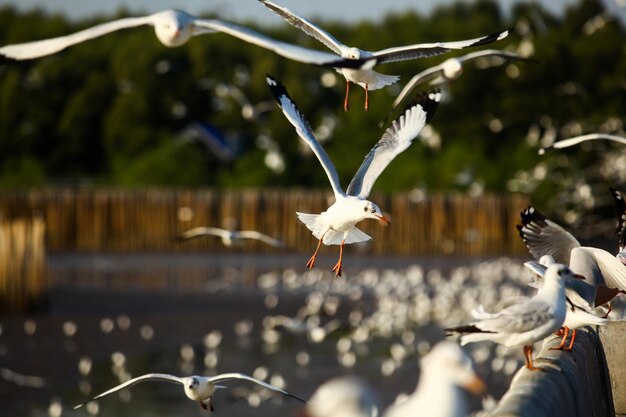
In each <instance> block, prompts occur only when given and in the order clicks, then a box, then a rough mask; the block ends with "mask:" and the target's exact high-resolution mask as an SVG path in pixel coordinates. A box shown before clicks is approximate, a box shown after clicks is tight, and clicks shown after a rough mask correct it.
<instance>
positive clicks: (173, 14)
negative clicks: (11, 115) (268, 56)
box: [0, 10, 363, 67]
mask: <svg viewBox="0 0 626 417" xmlns="http://www.w3.org/2000/svg"><path fill="white" fill-rule="evenodd" d="M144 25H149V26H154V31H155V33H156V37H157V38H158V39H159V41H161V43H162V44H163V45H165V46H167V47H172V48H173V47H177V46H181V45H183V44H184V43H186V42H187V41H188V40H189V38H191V37H192V36H195V35H201V34H205V33H215V32H223V33H226V34H228V35H231V36H233V37H235V38H238V39H241V40H243V41H245V42H248V43H251V44H254V45H257V46H260V47H262V48H266V49H269V50H271V51H274V52H275V53H277V54H278V55H281V56H283V57H285V58H288V59H292V60H294V61H299V62H303V63H307V64H315V65H329V66H333V67H342V66H344V65H348V66H351V67H360V66H361V65H362V64H363V62H362V61H361V62H354V61H349V60H344V59H341V58H340V57H337V55H335V54H331V53H328V52H322V51H316V50H314V49H309V48H303V47H300V46H297V45H292V44H289V43H286V42H281V41H278V40H276V39H272V38H270V37H268V36H266V35H263V34H261V33H259V32H256V31H254V30H252V29H249V28H247V27H244V26H240V25H237V24H235V23H230V22H226V21H223V20H217V19H203V18H199V17H196V16H193V15H190V14H188V13H185V12H183V11H180V10H163V11H160V12H158V13H154V14H151V15H148V16H140V17H127V18H123V19H118V20H114V21H111V22H107V23H102V24H99V25H96V26H92V27H90V28H87V29H84V30H81V31H79V32H76V33H73V34H71V35H67V36H59V37H56V38H51V39H44V40H39V41H33V42H26V43H18V44H13V45H6V46H3V47H0V57H4V58H5V59H10V60H18V61H19V60H25V59H34V58H40V57H43V56H46V55H51V54H54V53H57V52H59V51H61V50H63V49H65V48H68V47H70V46H72V45H76V44H78V43H81V42H85V41H88V40H90V39H93V38H97V37H99V36H103V35H106V34H108V33H111V32H115V31H117V30H120V29H128V28H133V27H137V26H144ZM338 61H340V62H338Z"/></svg>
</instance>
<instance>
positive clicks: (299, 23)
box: [259, 0, 347, 55]
mask: <svg viewBox="0 0 626 417" xmlns="http://www.w3.org/2000/svg"><path fill="white" fill-rule="evenodd" d="M259 1H260V2H261V3H263V5H264V6H265V7H267V8H268V9H270V10H271V11H273V12H274V13H276V14H277V15H278V16H280V17H282V18H283V19H285V20H286V21H287V22H288V23H289V24H291V25H293V26H295V27H297V28H298V29H300V30H301V31H303V32H304V33H306V34H307V35H309V36H311V37H313V38H315V39H317V40H318V41H320V42H321V43H323V44H324V45H325V46H326V47H327V48H328V49H330V50H331V51H333V52H335V53H336V54H339V55H341V52H342V50H343V49H345V48H347V47H346V46H345V45H344V44H342V43H341V42H339V41H338V40H337V39H335V37H334V36H333V35H331V34H330V33H328V32H326V31H325V30H323V29H321V28H320V27H319V26H317V25H315V24H313V23H311V22H310V21H309V20H308V19H305V18H303V17H300V16H297V15H295V14H294V13H293V12H291V11H290V10H289V9H287V8H285V7H281V6H278V5H277V4H274V3H272V2H271V1H268V0H259Z"/></svg>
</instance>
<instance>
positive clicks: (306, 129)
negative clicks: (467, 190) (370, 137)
mask: <svg viewBox="0 0 626 417" xmlns="http://www.w3.org/2000/svg"><path fill="white" fill-rule="evenodd" d="M267 84H268V85H269V87H270V90H271V91H272V94H273V95H274V98H275V99H276V101H277V102H278V105H279V106H280V108H281V109H282V111H283V113H284V115H285V117H287V120H289V122H291V124H292V125H293V126H294V127H295V128H296V132H297V133H298V135H299V136H300V137H301V138H302V139H303V140H304V141H305V142H306V143H307V144H308V145H309V146H310V147H311V150H312V151H313V153H314V154H315V155H316V156H317V158H318V159H319V161H320V163H321V164H322V167H323V168H324V171H326V175H327V176H328V179H329V181H330V184H331V186H332V188H333V191H334V194H335V203H334V204H333V205H332V206H330V207H329V208H328V209H327V210H326V211H324V212H322V213H321V214H309V213H296V214H297V215H298V218H299V219H300V221H301V222H302V223H304V224H305V225H306V227H307V228H308V229H309V230H310V231H311V232H313V235H314V236H315V237H316V238H317V239H319V242H318V244H317V249H315V253H313V256H312V257H311V259H309V261H308V262H307V264H306V266H307V268H309V269H311V268H313V266H314V265H315V259H316V257H317V253H318V251H319V249H320V246H321V245H322V243H324V244H325V245H340V246H339V261H338V262H337V264H336V265H335V267H334V268H333V271H334V272H335V273H336V276H341V269H342V260H343V248H344V245H346V244H350V243H356V242H363V241H366V240H370V239H371V237H370V236H368V235H367V234H365V233H363V232H362V231H360V230H359V229H357V228H356V227H355V225H356V224H357V223H359V222H360V221H362V220H365V219H374V220H378V221H380V222H381V223H385V224H390V223H391V222H390V220H389V219H388V218H387V217H385V216H384V215H383V214H382V212H381V211H380V208H378V206H377V205H376V204H374V203H373V202H371V201H368V200H367V199H366V198H367V196H368V195H369V193H370V190H371V189H372V186H373V185H374V182H375V181H376V179H377V178H378V176H379V175H380V174H381V173H382V172H383V170H384V169H385V168H386V167H387V165H389V163H390V162H391V161H392V160H393V159H394V158H395V157H396V156H397V155H399V154H400V153H401V152H403V151H404V150H406V149H407V148H408V147H409V146H410V145H411V141H412V140H413V139H414V138H415V137H416V136H417V135H418V134H419V133H420V131H421V130H422V128H423V127H424V126H425V125H426V123H428V122H429V121H430V119H431V118H432V117H433V115H434V113H435V110H436V108H437V105H438V104H439V101H440V99H441V93H440V92H439V91H434V92H431V93H429V94H424V95H422V96H421V97H420V100H419V102H418V103H416V104H412V105H411V106H409V107H408V108H407V110H406V111H405V112H404V114H403V115H402V116H400V118H399V119H398V120H396V121H394V122H393V124H392V126H391V127H389V128H388V129H387V130H386V131H385V133H384V134H383V136H382V138H381V139H380V140H379V141H378V143H376V145H374V147H373V148H372V150H371V151H370V152H369V153H368V154H367V155H366V156H365V160H364V161H363V163H362V164H361V166H360V167H359V169H358V171H357V173H356V174H355V176H354V178H352V181H351V182H350V184H349V185H348V188H347V190H346V192H344V191H343V189H342V188H341V185H340V184H339V176H338V175H337V171H336V169H335V167H334V166H333V163H332V161H331V160H330V158H329V157H328V154H326V151H324V148H322V146H321V145H320V143H319V142H318V141H317V139H316V138H315V135H313V132H312V131H311V126H310V125H309V123H308V122H307V121H306V119H305V118H304V116H303V115H302V113H300V110H298V107H297V106H296V103H295V102H294V101H292V100H291V98H290V97H289V95H288V93H287V90H286V89H285V87H284V86H283V85H282V84H281V83H280V82H278V81H276V80H274V79H273V78H272V77H271V76H269V75H268V76H267Z"/></svg>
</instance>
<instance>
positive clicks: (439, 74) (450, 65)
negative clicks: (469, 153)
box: [391, 49, 535, 109]
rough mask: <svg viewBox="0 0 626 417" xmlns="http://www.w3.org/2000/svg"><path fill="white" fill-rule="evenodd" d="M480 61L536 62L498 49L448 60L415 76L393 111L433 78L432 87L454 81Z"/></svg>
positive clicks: (395, 103)
mask: <svg viewBox="0 0 626 417" xmlns="http://www.w3.org/2000/svg"><path fill="white" fill-rule="evenodd" d="M478 59H497V60H498V61H499V62H500V63H503V62H506V61H510V60H517V61H535V60H533V59H531V58H527V57H525V56H522V55H519V54H516V53H514V52H508V51H502V50H498V49H485V50H482V51H476V52H471V53H469V54H467V55H463V56H458V57H453V58H448V59H446V60H445V61H443V62H442V63H441V64H439V65H435V66H433V67H430V68H427V69H425V70H424V71H422V72H420V73H419V74H417V75H414V76H413V78H411V80H410V81H409V82H408V83H407V84H406V85H405V86H404V88H403V89H402V91H400V94H398V96H397V97H396V99H395V101H394V102H393V104H392V105H391V107H392V109H395V108H397V107H398V106H399V105H400V104H401V103H402V102H403V101H404V100H405V99H406V98H407V97H408V96H409V95H410V94H411V92H412V91H413V90H414V89H415V87H416V86H418V85H419V84H420V83H424V82H426V81H429V80H432V79H433V78H435V79H434V80H433V81H432V83H431V85H435V86H439V85H441V84H444V83H446V82H450V81H454V80H456V79H458V78H459V77H460V76H461V75H462V74H463V64H464V63H466V62H470V61H474V60H478ZM497 65H500V64H497Z"/></svg>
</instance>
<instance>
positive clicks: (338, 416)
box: [298, 376, 379, 417]
mask: <svg viewBox="0 0 626 417" xmlns="http://www.w3.org/2000/svg"><path fill="white" fill-rule="evenodd" d="M378 411H379V406H378V400H377V397H376V394H375V392H374V391H373V390H372V389H371V388H370V386H369V385H368V384H366V383H365V382H364V381H363V380H361V379H359V378H357V377H354V376H343V377H337V378H333V379H331V380H329V381H326V382H324V383H323V384H322V385H320V386H319V387H318V388H317V389H316V390H315V392H314V393H313V395H312V396H311V398H309V403H308V404H307V405H306V407H305V408H304V410H303V412H302V413H300V414H298V415H299V416H301V417H330V416H332V417H377V416H378V415H379V412H378Z"/></svg>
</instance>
